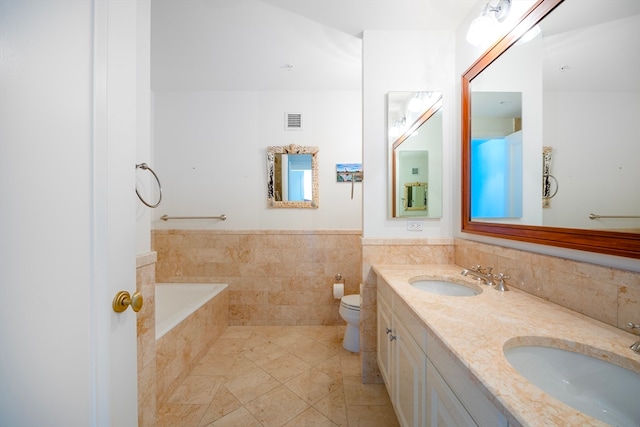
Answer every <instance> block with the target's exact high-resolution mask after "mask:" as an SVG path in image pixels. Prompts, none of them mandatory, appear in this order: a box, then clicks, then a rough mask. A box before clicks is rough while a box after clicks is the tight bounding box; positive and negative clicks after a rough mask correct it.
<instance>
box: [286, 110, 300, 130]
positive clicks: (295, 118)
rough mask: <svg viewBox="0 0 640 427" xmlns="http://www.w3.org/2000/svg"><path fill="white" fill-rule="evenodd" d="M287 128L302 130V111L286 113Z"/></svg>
mask: <svg viewBox="0 0 640 427" xmlns="http://www.w3.org/2000/svg"><path fill="white" fill-rule="evenodd" d="M284 128H285V130H302V113H285V114H284Z"/></svg>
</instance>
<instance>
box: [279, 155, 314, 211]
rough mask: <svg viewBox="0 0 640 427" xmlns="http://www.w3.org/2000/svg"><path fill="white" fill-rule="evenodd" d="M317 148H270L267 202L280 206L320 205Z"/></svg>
mask: <svg viewBox="0 0 640 427" xmlns="http://www.w3.org/2000/svg"><path fill="white" fill-rule="evenodd" d="M317 152H318V148H317V147H302V146H298V145H288V146H270V147H267V173H268V176H267V198H268V200H267V202H268V206H269V207H277V208H317V207H318V167H317V166H318V165H317V157H316V154H317Z"/></svg>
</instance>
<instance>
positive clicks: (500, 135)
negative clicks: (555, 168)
mask: <svg viewBox="0 0 640 427" xmlns="http://www.w3.org/2000/svg"><path fill="white" fill-rule="evenodd" d="M474 86H475V84H474ZM471 117H472V121H471V218H472V219H478V218H486V219H488V218H503V219H506V218H521V217H522V93H520V92H482V91H479V90H477V91H473V92H472V94H471Z"/></svg>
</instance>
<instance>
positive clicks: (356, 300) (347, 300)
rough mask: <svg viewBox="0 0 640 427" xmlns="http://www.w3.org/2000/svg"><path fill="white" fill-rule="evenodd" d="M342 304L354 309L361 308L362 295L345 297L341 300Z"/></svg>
mask: <svg viewBox="0 0 640 427" xmlns="http://www.w3.org/2000/svg"><path fill="white" fill-rule="evenodd" d="M341 302H342V304H344V305H347V306H349V307H353V308H358V309H359V308H360V295H359V294H353V295H345V296H343V297H342V300H341Z"/></svg>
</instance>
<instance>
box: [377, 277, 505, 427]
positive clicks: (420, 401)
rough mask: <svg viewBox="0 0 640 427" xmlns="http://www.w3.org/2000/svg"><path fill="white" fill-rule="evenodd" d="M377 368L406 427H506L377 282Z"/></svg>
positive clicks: (437, 344)
mask: <svg viewBox="0 0 640 427" xmlns="http://www.w3.org/2000/svg"><path fill="white" fill-rule="evenodd" d="M377 305H378V315H377V319H378V366H379V368H380V372H381V374H382V378H383V380H384V382H385V384H386V386H387V390H388V392H389V396H390V397H391V402H392V403H393V407H394V409H395V411H396V415H397V416H398V421H399V422H400V425H401V426H403V427H441V426H445V427H453V426H464V427H468V426H491V427H507V426H508V422H507V419H506V417H505V416H504V415H503V414H502V413H501V412H500V411H499V410H498V409H497V408H496V407H495V406H494V404H493V403H492V402H491V401H490V400H489V399H488V398H487V396H486V395H484V394H483V392H482V391H481V390H480V385H479V384H477V383H475V382H474V381H473V380H472V379H471V378H470V376H469V374H468V373H467V372H466V371H465V370H464V369H463V368H462V367H461V366H460V365H459V364H458V362H457V361H456V360H455V359H454V357H453V356H452V355H451V354H450V352H449V351H447V349H446V347H445V346H444V345H443V344H442V343H441V342H440V341H439V340H438V339H436V338H435V336H434V335H433V334H432V333H431V332H430V331H428V329H427V327H426V325H425V324H424V323H423V321H422V320H420V319H419V318H418V317H417V316H416V315H415V314H414V313H413V312H412V310H411V309H410V308H409V307H408V306H407V305H406V303H405V302H404V300H402V298H400V297H399V296H398V295H397V294H395V291H394V290H393V289H392V288H391V287H390V286H389V285H388V284H387V283H386V282H384V280H382V279H380V278H378V293H377Z"/></svg>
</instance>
